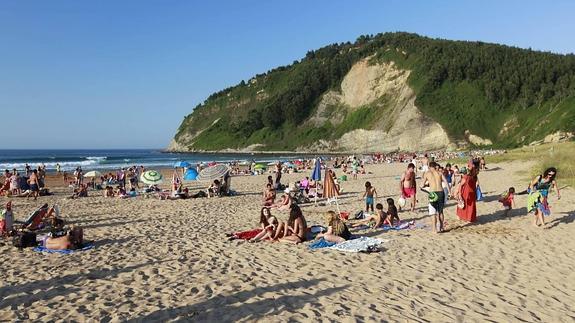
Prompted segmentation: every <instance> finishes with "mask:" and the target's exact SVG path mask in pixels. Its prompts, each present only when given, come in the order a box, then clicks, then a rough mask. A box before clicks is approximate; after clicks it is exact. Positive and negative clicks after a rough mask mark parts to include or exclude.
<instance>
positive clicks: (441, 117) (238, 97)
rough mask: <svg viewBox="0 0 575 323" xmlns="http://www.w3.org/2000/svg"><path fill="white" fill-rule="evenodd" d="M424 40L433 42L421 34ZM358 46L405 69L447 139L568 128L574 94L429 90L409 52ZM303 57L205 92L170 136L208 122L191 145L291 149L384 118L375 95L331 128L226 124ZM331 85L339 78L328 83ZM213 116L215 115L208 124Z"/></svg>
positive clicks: (290, 73)
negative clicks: (252, 79) (501, 101)
mask: <svg viewBox="0 0 575 323" xmlns="http://www.w3.org/2000/svg"><path fill="white" fill-rule="evenodd" d="M429 42H435V41H434V40H429ZM362 53H363V54H362V55H363V57H366V56H368V55H372V54H374V53H375V54H377V55H376V57H375V59H374V60H373V62H383V61H385V62H389V61H393V62H395V63H396V64H397V65H398V66H399V67H400V68H404V69H409V70H412V73H411V76H410V78H409V84H410V86H412V87H413V89H414V90H415V92H416V94H417V95H418V97H417V101H416V104H417V106H418V107H419V108H420V109H421V110H422V112H423V113H424V114H426V115H428V116H429V117H431V118H432V119H434V120H435V121H437V122H438V123H440V124H441V125H442V126H443V127H444V128H445V129H446V130H447V132H448V134H449V135H450V136H451V137H452V138H454V139H461V138H462V136H463V133H464V131H465V130H467V129H469V130H470V131H471V132H472V133H473V134H476V135H478V136H480V137H483V138H488V139H491V140H492V141H493V142H495V143H496V144H495V146H498V147H514V146H519V145H521V144H525V143H529V142H531V141H534V140H538V139H542V138H543V137H544V136H545V135H546V134H548V133H550V132H554V131H557V130H565V131H574V130H575V97H574V96H571V97H569V98H567V99H564V100H563V101H561V102H555V101H554V100H553V99H551V100H548V101H546V102H545V103H544V104H542V105H537V106H531V107H529V108H527V109H524V108H520V107H519V105H518V104H515V103H510V104H507V105H505V106H497V105H494V104H492V103H490V102H489V101H488V100H487V98H486V96H485V95H484V92H483V91H482V90H481V86H480V85H479V84H475V83H474V82H473V81H461V82H457V83H455V82H451V81H446V82H444V83H442V85H441V86H440V87H438V88H437V89H435V90H433V91H426V90H425V84H426V83H427V80H428V79H427V77H428V73H427V71H426V70H425V69H423V68H422V67H421V66H422V65H423V63H422V61H423V58H422V57H421V56H418V54H417V53H410V54H408V55H405V54H403V53H401V51H400V50H399V49H395V48H390V47H389V46H382V47H379V48H374V49H373V50H372V51H371V52H367V51H365V52H362ZM342 55H345V53H344V54H342ZM310 64H311V63H310V61H309V60H302V62H300V63H296V64H293V65H290V66H288V67H285V68H279V69H276V70H274V71H271V72H269V73H267V74H266V75H260V76H258V77H257V78H256V81H257V82H256V83H255V84H247V85H237V86H235V87H233V88H230V89H228V90H226V91H224V93H223V94H221V95H217V96H214V97H211V98H210V99H209V100H207V101H206V102H205V103H204V104H203V105H201V106H199V107H197V108H196V110H195V111H194V113H193V114H192V115H190V116H188V117H186V119H185V120H184V122H183V123H182V125H181V126H180V128H179V130H178V133H177V134H176V139H178V138H180V136H181V135H182V134H184V133H187V132H189V133H193V132H194V131H197V130H199V129H205V128H207V127H209V129H207V130H206V131H204V132H203V133H202V134H201V135H200V136H198V137H197V138H196V139H195V140H194V145H193V147H194V148H195V149H203V150H218V149H225V148H234V149H237V148H242V147H246V146H248V145H251V144H264V145H266V146H265V147H263V148H262V149H265V150H271V149H276V150H291V149H295V148H296V147H298V146H306V145H308V144H311V143H313V142H315V141H317V140H319V139H336V138H339V137H341V135H343V134H344V133H346V132H348V131H351V130H354V129H358V128H369V127H370V126H371V125H373V124H374V123H375V122H374V120H376V119H378V118H385V115H386V113H385V112H386V106H385V104H384V103H382V102H376V103H374V104H372V105H369V106H365V107H362V108H360V109H358V110H357V111H355V112H353V113H349V114H348V115H347V116H346V118H345V119H344V121H343V122H342V124H340V125H338V126H335V127H334V126H332V125H331V124H330V123H327V122H326V124H324V125H323V126H321V127H318V128H304V127H298V126H295V125H291V124H287V123H284V124H283V125H282V126H281V127H279V128H278V129H274V130H272V129H269V128H262V129H259V130H257V131H255V132H253V133H251V134H250V135H247V136H246V135H242V134H239V133H237V132H234V131H233V130H232V127H230V126H229V125H230V124H231V123H233V122H237V121H238V120H243V119H244V118H246V117H247V115H248V114H249V113H250V111H253V110H254V109H255V110H258V109H263V108H264V107H265V99H264V100H261V99H258V98H257V97H258V94H257V93H258V91H259V92H261V91H262V90H263V91H265V94H266V95H267V97H268V98H270V99H271V98H273V97H274V96H276V95H279V94H281V93H284V92H285V91H287V90H288V89H290V82H291V80H292V78H294V77H298V75H300V74H299V73H302V72H303V71H305V70H306V69H307V68H309V66H310ZM338 88H339V84H337V85H335V87H333V88H332V89H335V90H337V89H338ZM319 99H320V98H317V100H316V101H315V104H314V106H313V107H310V108H309V110H311V111H313V110H314V109H315V106H316V105H317V102H319ZM336 108H337V107H336ZM191 116H193V119H192V118H191ZM216 119H220V121H219V122H218V123H217V124H216V125H214V126H211V127H210V125H211V124H212V122H213V121H214V120H216ZM506 122H508V123H509V124H510V126H509V127H508V128H509V130H508V131H507V132H506V133H504V134H501V130H502V128H503V125H504V124H505V123H506ZM386 123H387V124H389V122H386ZM188 144H189V143H188Z"/></svg>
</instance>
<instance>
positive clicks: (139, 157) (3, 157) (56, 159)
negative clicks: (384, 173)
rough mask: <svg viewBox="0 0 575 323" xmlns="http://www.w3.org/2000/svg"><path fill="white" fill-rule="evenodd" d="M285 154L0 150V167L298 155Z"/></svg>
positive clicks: (164, 164)
mask: <svg viewBox="0 0 575 323" xmlns="http://www.w3.org/2000/svg"><path fill="white" fill-rule="evenodd" d="M299 157H300V156H295V155H292V156H289V155H285V154H282V155H279V154H278V155H269V154H266V155H258V154H198V153H189V154H182V153H168V152H163V151H161V150H159V149H158V150H154V149H113V150H83V149H81V150H80V149H74V150H39V149H38V150H25V149H21V150H20V149H19V150H0V171H3V170H5V169H8V170H12V169H14V168H16V169H18V170H20V171H23V170H24V168H25V166H26V163H27V164H28V165H30V167H32V168H37V167H38V166H40V165H45V166H46V169H47V170H48V171H55V170H56V165H57V164H60V166H61V169H62V170H66V171H69V170H73V169H75V168H76V167H82V169H83V170H84V171H88V170H96V169H98V170H115V169H120V168H125V167H131V166H144V167H146V168H147V169H150V168H169V167H173V166H174V164H175V163H176V162H178V161H187V162H189V163H190V164H192V165H196V164H198V163H210V162H220V163H229V162H235V161H244V162H251V161H252V160H253V161H256V162H274V161H277V160H287V159H294V158H299Z"/></svg>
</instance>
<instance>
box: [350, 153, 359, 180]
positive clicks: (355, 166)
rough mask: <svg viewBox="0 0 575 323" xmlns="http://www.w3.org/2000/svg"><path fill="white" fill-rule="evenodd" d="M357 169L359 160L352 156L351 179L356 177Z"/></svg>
mask: <svg viewBox="0 0 575 323" xmlns="http://www.w3.org/2000/svg"><path fill="white" fill-rule="evenodd" d="M358 171H359V162H358V161H357V157H355V156H354V157H353V161H352V162H351V172H352V174H353V179H357V172H358Z"/></svg>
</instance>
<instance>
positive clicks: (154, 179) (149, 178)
mask: <svg viewBox="0 0 575 323" xmlns="http://www.w3.org/2000/svg"><path fill="white" fill-rule="evenodd" d="M140 181H142V183H144V184H147V185H156V184H161V183H162V182H163V177H162V174H160V172H157V171H155V170H148V171H145V172H144V173H143V174H142V175H141V176H140Z"/></svg>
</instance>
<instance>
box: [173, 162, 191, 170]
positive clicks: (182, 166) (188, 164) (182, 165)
mask: <svg viewBox="0 0 575 323" xmlns="http://www.w3.org/2000/svg"><path fill="white" fill-rule="evenodd" d="M190 166H192V164H190V163H188V162H187V161H179V162H176V163H175V164H174V168H185V167H190Z"/></svg>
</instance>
